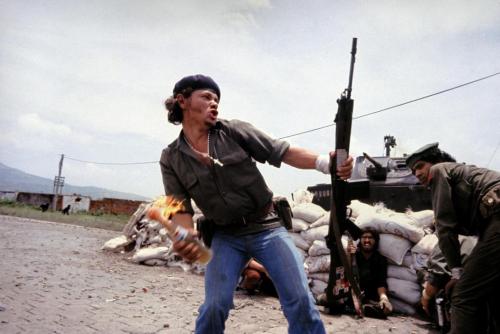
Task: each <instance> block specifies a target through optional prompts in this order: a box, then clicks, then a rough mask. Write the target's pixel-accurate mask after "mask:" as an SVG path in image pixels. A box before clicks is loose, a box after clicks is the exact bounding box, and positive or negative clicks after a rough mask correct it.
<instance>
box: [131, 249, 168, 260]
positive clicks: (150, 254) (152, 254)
mask: <svg viewBox="0 0 500 334" xmlns="http://www.w3.org/2000/svg"><path fill="white" fill-rule="evenodd" d="M169 255H170V247H152V248H141V249H139V250H137V252H135V254H134V256H132V261H133V262H137V263H139V262H144V261H146V260H150V259H160V260H168V256H169Z"/></svg>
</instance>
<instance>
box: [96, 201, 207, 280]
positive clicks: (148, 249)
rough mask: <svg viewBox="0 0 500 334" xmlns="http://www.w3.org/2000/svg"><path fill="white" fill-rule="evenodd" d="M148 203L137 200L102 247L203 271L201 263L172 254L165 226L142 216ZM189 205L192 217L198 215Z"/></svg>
mask: <svg viewBox="0 0 500 334" xmlns="http://www.w3.org/2000/svg"><path fill="white" fill-rule="evenodd" d="M152 203H153V202H150V203H143V204H141V205H140V206H139V208H137V210H136V211H135V213H134V214H133V215H132V216H131V217H130V219H129V221H128V223H127V224H126V225H125V227H124V228H123V231H122V235H120V236H118V237H116V238H113V239H111V240H108V241H107V242H106V243H104V245H103V246H102V249H103V250H105V251H112V252H122V253H128V254H131V256H130V257H129V260H130V261H132V262H135V263H139V264H145V265H149V266H169V267H181V268H182V269H183V270H184V271H192V272H195V273H203V272H204V271H205V266H203V265H200V264H189V263H187V262H185V261H184V260H183V259H182V258H181V257H180V256H178V255H176V254H175V253H174V252H173V250H172V241H171V240H170V239H169V237H168V234H167V230H166V228H164V227H163V226H162V225H161V224H160V223H158V222H156V221H154V220H150V219H148V218H147V217H146V216H145V213H146V211H147V210H148V209H149V208H150V207H151V204H152ZM193 209H194V210H195V216H194V217H193V218H194V219H195V221H196V219H197V217H199V216H201V211H199V209H198V208H197V207H196V206H193Z"/></svg>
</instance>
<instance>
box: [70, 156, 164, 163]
mask: <svg viewBox="0 0 500 334" xmlns="http://www.w3.org/2000/svg"><path fill="white" fill-rule="evenodd" d="M65 158H66V159H69V160H73V161H78V162H84V163H88V164H94V165H145V164H157V163H158V161H141V162H96V161H87V160H80V159H76V158H72V157H68V156H65Z"/></svg>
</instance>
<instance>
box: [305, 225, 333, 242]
mask: <svg viewBox="0 0 500 334" xmlns="http://www.w3.org/2000/svg"><path fill="white" fill-rule="evenodd" d="M327 234H328V225H323V226H318V227H314V228H310V229H308V230H306V231H302V232H300V235H301V236H302V238H304V239H305V240H307V241H309V242H310V243H311V244H312V243H313V241H314V240H325V237H326V236H327Z"/></svg>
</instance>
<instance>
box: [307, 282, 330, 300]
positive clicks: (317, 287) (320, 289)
mask: <svg viewBox="0 0 500 334" xmlns="http://www.w3.org/2000/svg"><path fill="white" fill-rule="evenodd" d="M327 285H328V284H327V283H325V282H323V281H320V280H316V279H313V280H312V282H311V292H312V294H313V295H314V296H318V295H320V294H322V293H324V292H325V289H326V287H327Z"/></svg>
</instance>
